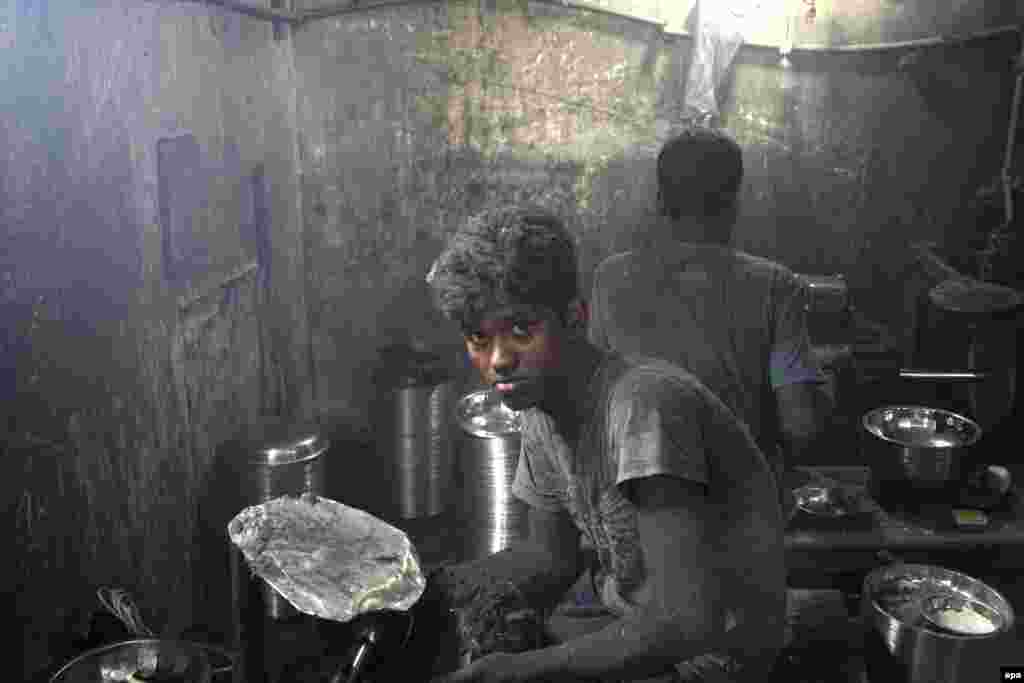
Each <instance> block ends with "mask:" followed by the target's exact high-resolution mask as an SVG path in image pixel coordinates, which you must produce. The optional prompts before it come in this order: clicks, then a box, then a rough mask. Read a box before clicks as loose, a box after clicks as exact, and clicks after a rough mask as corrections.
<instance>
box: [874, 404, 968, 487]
mask: <svg viewBox="0 0 1024 683" xmlns="http://www.w3.org/2000/svg"><path fill="white" fill-rule="evenodd" d="M863 426H864V429H865V430H866V431H867V432H868V434H871V435H872V436H873V437H874V438H873V439H872V440H871V441H872V448H871V451H872V452H871V453H870V455H869V457H870V462H869V464H870V466H871V471H872V479H873V481H874V482H875V483H876V485H878V484H889V483H898V484H906V485H909V486H910V487H911V488H913V489H917V490H920V491H928V490H933V491H934V490H946V489H947V488H948V487H949V486H950V485H953V484H959V483H960V482H962V481H963V480H964V475H965V471H964V465H965V458H966V456H967V453H968V448H969V447H970V446H971V445H973V444H974V443H975V442H977V441H978V439H979V438H981V427H979V426H978V424H977V423H976V422H974V421H973V420H969V419H968V418H966V417H964V416H962V415H957V414H956V413H952V412H950V411H948V410H941V409H939V408H927V407H922V406H886V407H882V408H877V409H875V410H873V411H871V412H869V413H868V414H867V415H865V416H864V418H863Z"/></svg>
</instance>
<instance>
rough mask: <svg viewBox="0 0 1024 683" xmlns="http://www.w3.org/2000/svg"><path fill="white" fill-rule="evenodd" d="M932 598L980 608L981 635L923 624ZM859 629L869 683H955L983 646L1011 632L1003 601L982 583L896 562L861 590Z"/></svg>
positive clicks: (1011, 620)
mask: <svg viewBox="0 0 1024 683" xmlns="http://www.w3.org/2000/svg"><path fill="white" fill-rule="evenodd" d="M932 596H942V597H954V598H960V599H965V600H969V601H971V602H973V603H976V604H980V605H983V606H984V608H985V611H986V613H987V614H989V615H991V616H992V617H993V619H992V622H991V629H989V630H987V632H985V633H977V634H970V635H968V634H966V633H962V632H953V631H950V630H947V629H943V628H940V627H938V626H936V625H935V623H934V622H933V621H932V620H930V619H929V617H928V614H927V607H926V605H927V604H929V598H930V597H932ZM861 616H862V617H863V619H864V624H865V629H866V633H865V653H864V654H865V664H866V665H867V668H868V672H867V673H868V679H869V680H871V681H894V682H899V683H903V682H905V683H960V682H961V681H963V680H965V679H966V678H968V677H970V676H971V675H972V674H971V668H972V662H974V668H976V662H977V661H978V658H979V656H980V657H983V656H984V655H985V654H986V649H985V648H986V647H987V646H988V641H991V640H992V639H995V638H998V637H1001V636H1002V635H1003V634H1006V633H1008V632H1010V631H1011V630H1012V629H1013V626H1014V621H1015V616H1014V611H1013V608H1012V607H1011V605H1010V603H1009V602H1008V601H1007V600H1006V598H1005V597H1004V596H1003V595H1002V594H1000V593H999V592H998V591H996V590H995V589H993V588H992V587H990V586H988V585H987V584H985V583H983V582H981V581H979V580H977V579H975V578H972V577H970V576H968V575H966V574H962V573H960V572H956V571H953V570H951V569H945V568H943V567H938V566H933V565H924V564H908V563H900V562H897V563H895V564H890V565H888V566H884V567H880V568H878V569H875V570H874V571H872V572H870V573H869V574H868V575H867V576H866V577H865V579H864V584H863V589H862V591H861Z"/></svg>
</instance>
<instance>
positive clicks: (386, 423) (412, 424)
mask: <svg viewBox="0 0 1024 683" xmlns="http://www.w3.org/2000/svg"><path fill="white" fill-rule="evenodd" d="M381 359H382V361H383V362H382V366H381V367H380V368H379V369H378V371H377V372H376V373H375V385H376V388H377V409H376V411H375V413H376V416H375V418H374V421H375V423H376V424H375V429H376V433H377V436H376V441H377V447H378V450H379V452H380V453H381V454H382V455H386V457H387V458H388V459H389V460H390V462H391V464H392V467H393V471H392V477H391V485H392V497H393V500H394V501H395V502H396V504H397V513H398V516H399V517H401V518H402V519H415V518H421V517H433V516H435V515H439V514H441V513H442V512H444V510H445V507H446V505H447V502H448V497H449V493H450V491H451V485H452V480H453V476H454V466H455V459H454V454H453V452H454V449H453V447H452V438H451V414H452V406H453V404H454V395H455V394H454V384H453V382H452V380H451V377H450V374H449V372H448V371H447V369H446V368H445V367H444V365H443V363H442V361H441V358H440V357H439V356H437V355H436V354H432V353H429V352H425V351H418V350H415V349H412V348H408V347H389V348H387V349H384V350H382V352H381Z"/></svg>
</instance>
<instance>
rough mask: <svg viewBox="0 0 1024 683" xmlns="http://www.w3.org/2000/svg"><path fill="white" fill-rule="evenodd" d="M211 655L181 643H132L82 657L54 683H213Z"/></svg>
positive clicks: (67, 666)
mask: <svg viewBox="0 0 1024 683" xmlns="http://www.w3.org/2000/svg"><path fill="white" fill-rule="evenodd" d="M207 652H208V650H207V648H206V646H204V645H201V644H199V643H190V642H187V641H181V640H163V639H156V638H150V639H139V640H128V641H124V642H120V643H113V644H111V645H105V646H103V647H99V648H96V649H94V650H89V651H88V652H85V653H83V654H81V655H79V656H78V657H76V658H75V659H73V660H71V661H70V662H68V663H67V664H65V665H64V666H63V667H62V668H61V669H60V671H58V672H57V673H56V674H54V675H53V677H52V678H51V679H50V683H113V682H114V681H132V682H133V683H134V682H137V681H147V680H148V681H163V682H164V683H210V679H211V676H212V674H213V669H212V667H211V665H210V659H209V658H208V656H207Z"/></svg>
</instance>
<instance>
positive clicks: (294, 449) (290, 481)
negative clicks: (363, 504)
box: [232, 418, 330, 620]
mask: <svg viewBox="0 0 1024 683" xmlns="http://www.w3.org/2000/svg"><path fill="white" fill-rule="evenodd" d="M318 431H319V427H318V426H317V425H315V424H307V423H291V422H288V421H286V420H281V419H278V418H265V419H264V420H262V421H261V422H259V423H258V424H256V425H254V426H253V427H251V428H250V429H249V430H248V433H247V434H246V435H245V436H244V437H243V439H242V441H243V445H242V459H243V465H244V466H243V476H244V477H245V479H246V481H245V482H244V484H245V486H244V488H245V491H246V492H247V496H246V498H247V500H246V504H247V505H258V504H260V503H265V502H267V501H268V500H271V499H273V498H277V497H279V496H283V495H291V496H298V495H301V494H303V493H313V494H316V495H323V493H324V490H323V482H324V465H325V458H324V457H323V456H324V454H325V453H326V452H327V449H328V447H329V445H330V444H329V443H328V442H327V440H326V439H324V438H323V437H321V436H320V435H319V433H318ZM232 555H233V557H234V562H235V563H238V562H242V563H244V560H243V559H242V558H241V557H240V554H239V553H237V552H235V553H232ZM234 573H235V575H237V576H240V577H247V576H248V572H247V570H245V569H244V568H242V569H241V570H240V571H239V569H238V568H235V572H234ZM262 593H263V604H264V605H265V610H266V614H267V616H269V617H271V618H273V619H277V620H280V619H285V618H288V617H292V616H295V615H296V614H297V612H296V610H295V608H293V607H292V606H291V605H289V604H288V603H287V602H286V601H285V600H284V599H283V598H282V597H281V596H280V595H278V593H277V591H275V590H274V589H273V588H271V587H270V586H268V585H266V584H264V585H263V588H262Z"/></svg>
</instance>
